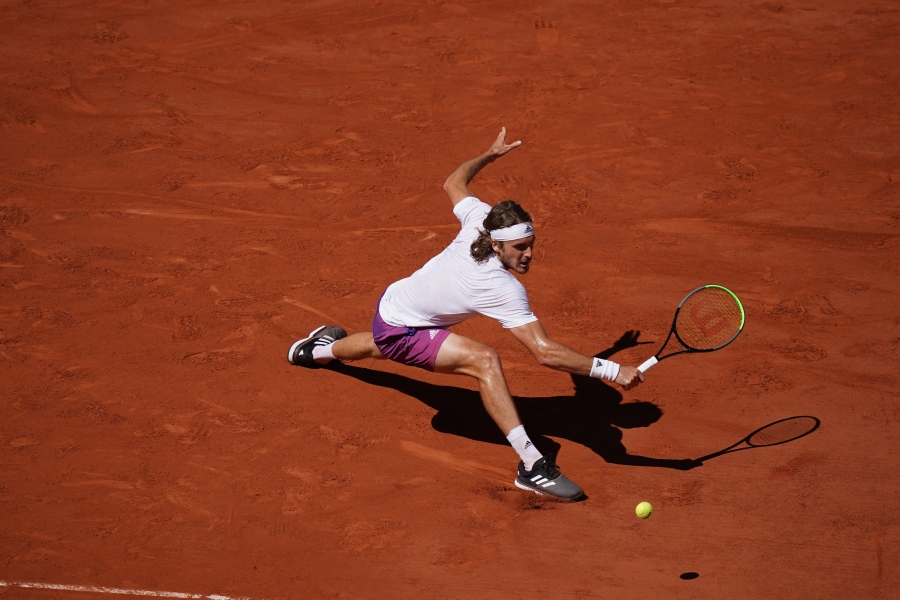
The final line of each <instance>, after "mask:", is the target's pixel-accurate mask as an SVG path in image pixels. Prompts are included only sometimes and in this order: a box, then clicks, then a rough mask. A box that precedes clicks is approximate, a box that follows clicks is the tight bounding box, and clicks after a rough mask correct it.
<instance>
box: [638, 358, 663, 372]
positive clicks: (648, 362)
mask: <svg viewBox="0 0 900 600" xmlns="http://www.w3.org/2000/svg"><path fill="white" fill-rule="evenodd" d="M658 362H659V361H658V360H656V357H655V356H651V357H650V358H648V359H647V360H645V361H644V362H643V363H642V364H641V366H639V367H638V371H640V372H641V373H646V372H647V371H649V370H650V367H652V366H653V365H655V364H656V363H658Z"/></svg>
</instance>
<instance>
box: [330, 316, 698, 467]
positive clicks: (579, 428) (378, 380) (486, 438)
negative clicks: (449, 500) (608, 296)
mask: <svg viewBox="0 0 900 600" xmlns="http://www.w3.org/2000/svg"><path fill="white" fill-rule="evenodd" d="M639 335H640V332H639V331H628V332H626V333H625V334H623V335H622V337H621V338H619V339H618V340H617V341H616V342H615V344H613V345H612V347H610V348H607V349H606V350H603V351H602V352H599V353H597V354H596V355H595V356H598V357H600V358H609V357H610V356H612V355H614V354H615V353H617V352H619V351H620V350H623V349H625V348H630V347H633V346H637V345H640V344H644V343H649V342H639V341H638V336H639ZM332 365H333V366H330V367H329V368H330V369H332V370H334V371H337V372H339V373H343V374H345V375H349V376H351V377H354V378H356V379H359V380H360V381H363V382H365V383H369V384H372V385H377V386H381V387H387V388H391V389H395V390H397V391H399V392H402V393H404V394H406V395H408V396H411V397H413V398H416V399H417V400H419V401H421V402H423V403H424V404H426V405H428V406H430V407H431V408H433V409H434V410H436V411H437V414H435V415H434V417H432V419H431V424H432V426H433V427H434V429H435V430H437V431H440V432H442V433H449V434H453V435H459V436H462V437H465V438H469V439H471V440H476V441H480V442H488V443H491V444H501V445H508V442H507V441H506V437H505V435H504V434H503V433H501V431H500V429H499V428H498V427H497V425H496V424H495V423H494V421H493V419H491V417H490V416H489V415H488V413H487V411H486V410H485V408H484V405H483V404H482V402H481V396H480V395H479V393H478V392H476V391H472V390H467V389H463V388H458V387H454V386H444V385H435V384H433V383H426V382H424V381H418V380H416V379H412V378H409V377H405V376H403V375H396V374H394V373H385V372H382V371H373V370H370V369H363V368H360V367H354V366H351V365H346V364H341V363H337V361H335V362H334V363H332ZM571 377H572V383H573V384H574V386H575V393H574V394H572V395H567V396H546V397H539V398H535V397H521V396H513V399H514V400H515V403H516V407H517V408H518V409H519V415H520V416H521V418H522V422H523V423H524V424H525V429H526V430H527V431H528V435H529V437H530V438H531V439H532V441H534V443H535V445H536V446H537V448H538V450H540V451H541V453H543V454H545V455H549V456H555V455H556V454H557V453H558V452H559V449H560V445H559V444H558V443H557V442H555V441H554V440H552V439H550V438H549V437H547V436H553V437H557V438H563V439H567V440H570V441H572V442H575V443H577V444H581V445H583V446H586V447H587V448H590V449H591V450H593V451H594V452H596V453H597V454H598V455H600V456H601V457H602V458H603V459H604V460H605V461H606V462H609V463H615V464H621V465H633V466H642V467H666V468H672V469H681V470H684V469H689V468H692V467H693V466H696V465H694V464H693V463H692V461H690V460H672V459H665V458H651V457H648V456H638V455H634V454H629V453H628V450H627V449H626V448H625V446H624V445H623V444H622V429H632V428H635V427H649V426H650V425H652V424H653V423H655V422H657V421H658V420H659V419H660V417H661V416H662V410H660V408H659V407H658V406H656V405H655V404H653V403H652V402H644V401H635V402H623V401H622V400H623V398H622V394H620V393H619V392H618V391H617V390H616V389H614V388H612V387H610V386H609V385H606V384H605V383H603V382H602V381H600V380H599V379H595V378H592V377H584V376H578V375H572V376H571Z"/></svg>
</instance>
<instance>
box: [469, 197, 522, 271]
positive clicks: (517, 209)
mask: <svg viewBox="0 0 900 600" xmlns="http://www.w3.org/2000/svg"><path fill="white" fill-rule="evenodd" d="M531 221H532V218H531V214H530V213H528V212H526V211H525V209H524V208H522V207H521V206H519V203H518V202H516V201H515V200H504V201H502V202H498V203H497V205H496V206H494V208H492V209H491V212H489V213H488V214H487V216H486V217H485V218H484V221H483V222H482V223H481V224H482V226H483V227H484V229H482V230H480V231H481V235H479V236H478V239H476V240H475V241H474V242H472V246H471V248H470V252H471V254H472V258H474V259H475V262H477V263H479V264H481V263H483V262H485V261H486V260H488V259H489V258H490V257H492V256H493V255H494V248H493V246H492V245H491V232H492V231H495V230H497V229H503V228H504V227H511V226H513V225H518V224H519V223H529V222H531ZM497 243H498V244H501V245H502V244H504V243H505V242H497Z"/></svg>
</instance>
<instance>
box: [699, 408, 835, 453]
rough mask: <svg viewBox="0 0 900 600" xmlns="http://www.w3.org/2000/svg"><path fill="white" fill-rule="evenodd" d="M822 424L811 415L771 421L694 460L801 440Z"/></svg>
mask: <svg viewBox="0 0 900 600" xmlns="http://www.w3.org/2000/svg"><path fill="white" fill-rule="evenodd" d="M821 424H822V422H821V421H819V419H817V418H815V417H809V416H802V417H790V418H787V419H781V420H780V421H775V422H774V423H769V424H768V425H766V426H765V427H760V428H759V429H757V430H756V431H754V432H753V433H751V434H750V435H748V436H747V437H745V438H744V439H742V440H741V441H739V442H738V443H737V444H732V445H731V446H729V447H727V448H725V449H724V450H719V451H718V452H713V453H712V454H707V455H706V456H703V457H701V458H697V459H694V461H693V462H694V463H695V465H699V464H702V463H703V461H706V460H709V459H710V458H715V457H716V456H721V455H723V454H728V453H729V452H739V451H741V450H748V449H750V448H765V447H766V446H778V445H780V444H786V443H788V442H793V441H794V440H799V439H800V438H802V437H805V436H807V435H809V434H811V433H812V432H813V431H815V430H816V429H818V428H819V425H821ZM742 444H743V445H742ZM739 446H740V447H739Z"/></svg>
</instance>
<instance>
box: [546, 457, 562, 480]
mask: <svg viewBox="0 0 900 600" xmlns="http://www.w3.org/2000/svg"><path fill="white" fill-rule="evenodd" d="M544 461H545V462H544V468H545V469H546V470H547V479H556V478H557V477H559V476H560V475H562V471H560V470H559V467H558V466H557V465H556V463H555V462H553V461H552V460H549V459H546V458H545V459H544Z"/></svg>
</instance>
